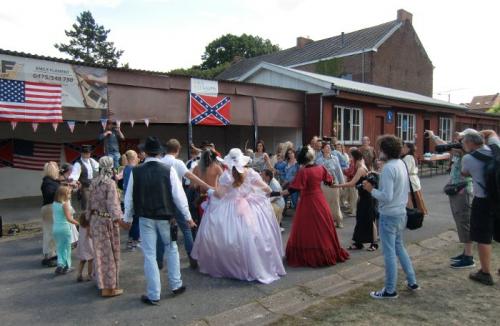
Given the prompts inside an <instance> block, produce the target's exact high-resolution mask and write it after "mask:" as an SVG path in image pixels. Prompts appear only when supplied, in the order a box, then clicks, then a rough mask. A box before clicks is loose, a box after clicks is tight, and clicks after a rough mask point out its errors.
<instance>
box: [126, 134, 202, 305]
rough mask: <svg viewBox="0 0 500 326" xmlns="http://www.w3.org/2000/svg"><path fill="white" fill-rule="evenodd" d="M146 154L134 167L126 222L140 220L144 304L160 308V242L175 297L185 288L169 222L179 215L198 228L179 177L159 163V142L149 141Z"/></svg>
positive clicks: (128, 186) (145, 145) (128, 187)
mask: <svg viewBox="0 0 500 326" xmlns="http://www.w3.org/2000/svg"><path fill="white" fill-rule="evenodd" d="M144 151H145V152H146V155H147V157H146V160H145V161H144V163H143V164H141V165H139V166H137V167H135V168H134V169H133V170H132V173H131V174H130V177H129V181H128V185H127V192H126V194H125V214H124V220H125V222H126V223H129V224H130V223H131V222H132V220H133V216H134V214H135V215H136V216H138V217H139V228H140V233H141V237H142V252H143V254H144V274H145V276H146V282H147V294H146V295H143V296H142V297H141V301H142V302H144V303H146V304H150V305H158V304H159V302H160V294H161V282H160V271H159V268H158V264H157V262H156V246H157V242H158V241H159V240H160V239H161V241H162V242H163V244H164V251H165V253H166V256H167V266H168V283H169V285H170V288H171V290H172V292H173V293H174V295H178V294H181V293H183V292H184V291H185V290H186V288H185V286H183V284H182V279H181V270H180V260H179V250H178V249H177V243H176V242H175V241H173V240H172V239H171V238H170V222H174V221H175V217H174V216H175V214H178V213H179V214H181V215H182V217H183V218H184V220H185V221H186V224H187V225H188V226H189V227H190V228H193V227H196V224H195V223H194V221H193V220H192V219H191V214H190V213H189V205H188V202H187V199H186V195H185V193H184V189H183V188H182V184H181V181H180V179H179V178H178V177H177V173H176V172H175V170H174V169H172V168H170V167H169V166H166V165H165V164H163V163H162V162H161V161H160V159H159V155H160V153H161V152H162V146H161V144H160V141H159V140H158V138H156V137H148V138H147V139H146V142H145V144H144Z"/></svg>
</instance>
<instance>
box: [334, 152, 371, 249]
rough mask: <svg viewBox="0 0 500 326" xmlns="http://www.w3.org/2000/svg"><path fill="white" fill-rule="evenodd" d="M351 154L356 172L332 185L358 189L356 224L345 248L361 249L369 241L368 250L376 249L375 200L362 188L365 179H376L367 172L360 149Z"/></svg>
mask: <svg viewBox="0 0 500 326" xmlns="http://www.w3.org/2000/svg"><path fill="white" fill-rule="evenodd" d="M351 155H352V158H353V161H354V164H355V165H356V174H355V175H354V176H353V177H352V179H351V180H350V181H349V182H347V183H342V184H338V185H333V187H334V188H356V189H357V190H356V191H358V198H359V199H358V201H357V204H356V226H355V227H354V233H353V235H352V241H353V242H352V244H351V245H350V246H349V248H347V249H349V250H361V249H363V248H364V244H365V243H369V244H370V246H369V247H368V251H376V250H377V249H378V244H377V227H376V225H375V220H376V216H377V211H376V207H377V201H376V200H375V199H374V198H373V197H372V196H371V195H370V193H369V192H367V191H366V190H364V189H363V182H364V181H365V180H370V181H371V182H372V183H374V184H375V183H376V180H375V178H374V174H369V171H368V168H367V167H366V165H365V160H364V158H363V154H362V153H361V151H359V150H357V149H355V150H353V151H351Z"/></svg>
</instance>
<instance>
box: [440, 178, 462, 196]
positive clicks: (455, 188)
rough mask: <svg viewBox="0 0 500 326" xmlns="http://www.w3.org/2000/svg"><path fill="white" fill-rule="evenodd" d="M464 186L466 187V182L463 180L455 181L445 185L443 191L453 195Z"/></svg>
mask: <svg viewBox="0 0 500 326" xmlns="http://www.w3.org/2000/svg"><path fill="white" fill-rule="evenodd" d="M465 187H467V182H465V181H462V182H459V183H455V184H451V183H448V184H447V185H446V186H444V188H443V191H444V193H445V194H447V195H448V196H455V195H456V194H458V193H459V192H460V191H462V189H464V188H465Z"/></svg>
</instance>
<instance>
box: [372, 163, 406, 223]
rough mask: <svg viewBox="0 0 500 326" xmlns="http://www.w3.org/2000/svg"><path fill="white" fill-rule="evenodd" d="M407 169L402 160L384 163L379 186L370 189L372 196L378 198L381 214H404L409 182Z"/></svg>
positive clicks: (396, 215)
mask: <svg viewBox="0 0 500 326" xmlns="http://www.w3.org/2000/svg"><path fill="white" fill-rule="evenodd" d="M408 179H409V177H408V171H407V170H406V167H405V165H404V163H403V161H402V160H400V159H392V160H389V161H388V162H387V163H385V164H384V167H383V168H382V173H381V174H380V181H379V188H378V189H373V190H372V193H371V195H372V197H373V198H375V199H377V200H378V210H379V212H380V214H381V215H386V216H391V217H400V216H406V204H407V203H408V193H409V192H410V183H409V181H408Z"/></svg>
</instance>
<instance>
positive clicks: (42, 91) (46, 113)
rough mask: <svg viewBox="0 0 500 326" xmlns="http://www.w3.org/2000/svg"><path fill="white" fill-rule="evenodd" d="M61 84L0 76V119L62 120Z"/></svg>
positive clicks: (27, 120) (20, 120)
mask: <svg viewBox="0 0 500 326" xmlns="http://www.w3.org/2000/svg"><path fill="white" fill-rule="evenodd" d="M61 92H62V87H61V85H56V84H45V83H36V82H30V81H22V80H12V79H1V78H0V121H18V122H52V123H54V122H62V105H61Z"/></svg>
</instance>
